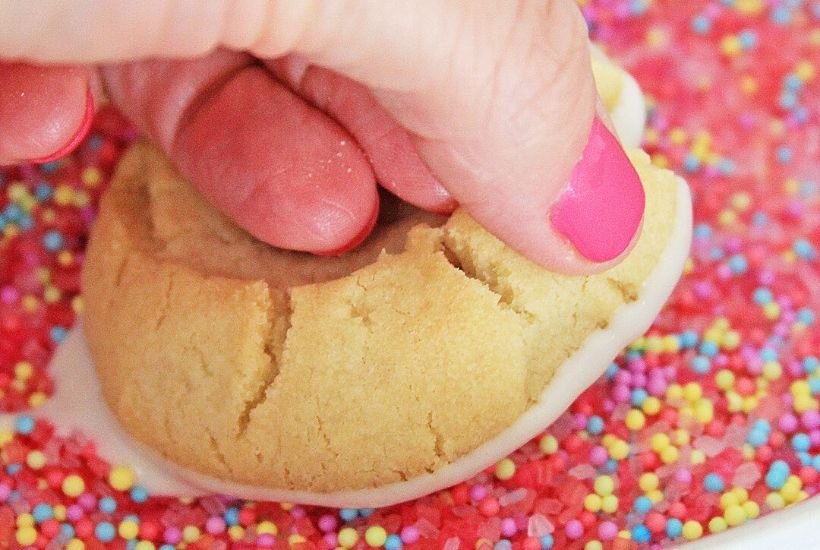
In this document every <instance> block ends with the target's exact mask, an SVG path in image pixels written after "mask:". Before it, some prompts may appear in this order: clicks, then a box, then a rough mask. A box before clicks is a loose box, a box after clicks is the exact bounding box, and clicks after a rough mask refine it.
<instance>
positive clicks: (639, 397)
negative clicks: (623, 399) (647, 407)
mask: <svg viewBox="0 0 820 550" xmlns="http://www.w3.org/2000/svg"><path fill="white" fill-rule="evenodd" d="M647 397H649V394H648V393H646V390H645V389H643V388H635V389H634V390H632V405H634V406H635V407H640V406H641V405H643V402H644V401H646V398H647Z"/></svg>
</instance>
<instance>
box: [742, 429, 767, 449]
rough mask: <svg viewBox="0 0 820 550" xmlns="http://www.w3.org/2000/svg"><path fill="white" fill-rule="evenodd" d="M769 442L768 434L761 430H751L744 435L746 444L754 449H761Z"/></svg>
mask: <svg viewBox="0 0 820 550" xmlns="http://www.w3.org/2000/svg"><path fill="white" fill-rule="evenodd" d="M768 440H769V434H767V433H766V432H764V431H763V430H756V429H752V430H751V431H749V433H748V434H747V435H746V442H747V443H748V444H749V445H751V446H752V447H754V448H757V447H762V446H763V445H765V444H766V442H767V441H768Z"/></svg>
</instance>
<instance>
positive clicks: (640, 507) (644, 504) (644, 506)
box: [635, 495, 652, 514]
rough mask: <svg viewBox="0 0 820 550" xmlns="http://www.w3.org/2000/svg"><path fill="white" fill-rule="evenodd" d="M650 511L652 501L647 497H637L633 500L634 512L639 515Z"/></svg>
mask: <svg viewBox="0 0 820 550" xmlns="http://www.w3.org/2000/svg"><path fill="white" fill-rule="evenodd" d="M651 509H652V501H651V500H649V497H647V496H643V495H641V496H639V497H638V498H636V499H635V511H636V512H638V513H640V514H645V513H647V512H648V511H649V510H651Z"/></svg>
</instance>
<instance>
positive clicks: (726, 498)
mask: <svg viewBox="0 0 820 550" xmlns="http://www.w3.org/2000/svg"><path fill="white" fill-rule="evenodd" d="M738 504H740V502H739V501H738V499H737V495H736V494H734V493H733V492H731V491H727V492H725V493H723V494H722V495H720V507H721V508H723V509H724V510H725V509H726V508H728V507H729V506H737V505H738Z"/></svg>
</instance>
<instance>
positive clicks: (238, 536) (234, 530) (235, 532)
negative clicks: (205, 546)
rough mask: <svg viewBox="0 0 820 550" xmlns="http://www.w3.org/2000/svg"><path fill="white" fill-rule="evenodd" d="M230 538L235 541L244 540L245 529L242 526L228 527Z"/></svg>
mask: <svg viewBox="0 0 820 550" xmlns="http://www.w3.org/2000/svg"><path fill="white" fill-rule="evenodd" d="M228 536H229V537H231V540H233V541H237V540H242V538H243V537H244V536H245V528H244V527H242V526H241V525H231V526H230V527H228Z"/></svg>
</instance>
